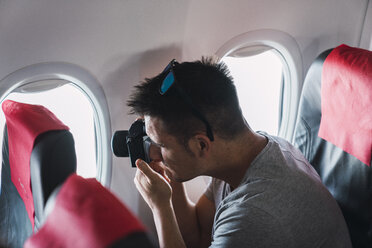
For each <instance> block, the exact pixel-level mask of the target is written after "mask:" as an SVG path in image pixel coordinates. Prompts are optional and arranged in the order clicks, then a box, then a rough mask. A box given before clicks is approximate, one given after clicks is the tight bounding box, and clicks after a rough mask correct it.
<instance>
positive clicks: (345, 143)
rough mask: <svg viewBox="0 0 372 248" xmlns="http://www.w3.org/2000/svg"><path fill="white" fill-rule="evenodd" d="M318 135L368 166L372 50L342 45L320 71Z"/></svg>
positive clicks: (371, 150)
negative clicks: (320, 109)
mask: <svg viewBox="0 0 372 248" xmlns="http://www.w3.org/2000/svg"><path fill="white" fill-rule="evenodd" d="M321 106H322V107H321V108H322V118H321V122H320V128H319V137H321V138H323V139H325V140H327V141H329V142H331V143H332V144H334V145H336V146H338V147H340V148H341V149H343V150H344V151H346V152H347V153H350V154H352V155H353V156H355V157H356V158H358V159H359V160H360V161H362V162H363V163H364V164H366V165H368V166H370V164H371V154H372V124H371V123H372V52H371V51H367V50H364V49H360V48H355V47H349V46H346V45H341V46H338V47H336V48H335V49H333V51H332V52H331V53H330V54H329V55H328V56H327V58H326V60H325V62H324V65H323V71H322V88H321Z"/></svg>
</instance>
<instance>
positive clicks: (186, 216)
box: [171, 182, 216, 248]
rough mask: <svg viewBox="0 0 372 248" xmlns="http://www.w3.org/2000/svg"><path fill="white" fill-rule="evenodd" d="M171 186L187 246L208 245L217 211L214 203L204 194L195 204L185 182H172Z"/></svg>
mask: <svg viewBox="0 0 372 248" xmlns="http://www.w3.org/2000/svg"><path fill="white" fill-rule="evenodd" d="M171 186H172V202H173V206H174V210H175V214H176V217H177V222H178V225H179V228H180V231H181V233H182V237H183V239H184V241H185V243H186V244H187V247H201V248H202V247H208V246H209V245H210V244H211V232H212V225H213V219H214V214H215V211H216V210H215V206H214V203H213V202H212V201H210V200H209V199H208V198H207V197H206V196H205V195H202V196H201V197H200V199H199V200H198V202H197V203H196V204H194V203H192V202H191V201H190V200H189V199H188V198H187V195H186V192H185V188H184V185H183V184H181V183H177V182H171Z"/></svg>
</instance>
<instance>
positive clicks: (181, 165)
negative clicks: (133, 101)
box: [145, 116, 200, 182]
mask: <svg viewBox="0 0 372 248" xmlns="http://www.w3.org/2000/svg"><path fill="white" fill-rule="evenodd" d="M145 126H146V133H147V135H148V136H149V137H150V139H151V140H152V141H153V143H154V145H153V147H152V148H151V152H150V157H151V159H152V160H153V161H155V162H160V163H161V166H162V167H163V168H164V170H165V172H166V174H167V176H168V177H169V178H170V179H171V180H175V181H178V182H184V181H187V180H190V179H192V178H194V177H196V176H198V175H199V174H198V173H199V169H200V168H199V167H198V166H197V161H196V160H197V159H196V157H195V156H193V155H192V154H191V153H190V151H186V149H185V147H184V146H183V145H182V144H180V142H179V141H177V138H176V137H175V136H173V135H170V134H168V133H167V132H166V130H165V128H164V124H163V122H162V121H161V120H160V119H159V118H155V117H150V116H145Z"/></svg>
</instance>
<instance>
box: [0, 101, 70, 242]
mask: <svg viewBox="0 0 372 248" xmlns="http://www.w3.org/2000/svg"><path fill="white" fill-rule="evenodd" d="M2 108H3V111H4V114H5V117H6V123H7V124H6V125H5V128H4V136H3V137H4V139H3V165H2V180H1V189H2V193H1V195H0V219H1V220H0V246H5V247H22V246H23V243H24V241H25V240H26V239H27V238H28V237H29V236H30V235H31V234H32V232H33V230H35V229H36V230H37V229H38V228H39V223H40V220H41V219H42V216H43V211H44V207H45V203H46V201H47V199H48V197H49V195H50V194H51V192H52V191H53V190H54V189H55V188H56V187H57V186H58V185H60V184H62V183H63V182H64V181H65V179H66V178H67V177H68V176H69V175H70V174H72V173H75V172H76V155H75V148H74V140H73V137H72V135H71V133H70V132H69V131H68V129H69V128H68V127H67V126H65V125H64V124H63V123H62V122H61V121H60V120H58V118H57V117H56V116H55V115H54V114H53V113H51V112H50V111H49V110H48V109H46V108H45V107H43V106H40V105H31V104H24V103H19V102H15V101H10V100H6V101H4V102H3V104H2Z"/></svg>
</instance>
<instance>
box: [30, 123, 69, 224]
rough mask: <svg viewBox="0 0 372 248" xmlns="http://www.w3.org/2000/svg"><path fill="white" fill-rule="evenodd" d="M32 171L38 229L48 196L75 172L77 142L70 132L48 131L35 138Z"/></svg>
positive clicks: (31, 160)
mask: <svg viewBox="0 0 372 248" xmlns="http://www.w3.org/2000/svg"><path fill="white" fill-rule="evenodd" d="M30 172H31V186H32V195H33V199H34V206H35V229H36V230H38V229H39V227H40V224H41V223H40V222H41V221H42V219H43V218H44V216H43V215H44V208H45V205H46V202H47V200H48V198H49V196H50V195H51V194H52V192H53V191H54V190H55V189H56V188H57V187H58V186H59V185H61V184H62V183H63V182H64V181H65V180H66V179H67V177H68V176H69V175H71V174H72V173H75V172H76V154H75V143H74V138H73V137H72V134H71V133H70V131H68V130H56V131H48V132H45V133H42V134H40V135H39V136H38V137H37V138H36V140H35V143H34V148H33V150H32V153H31V158H30Z"/></svg>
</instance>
